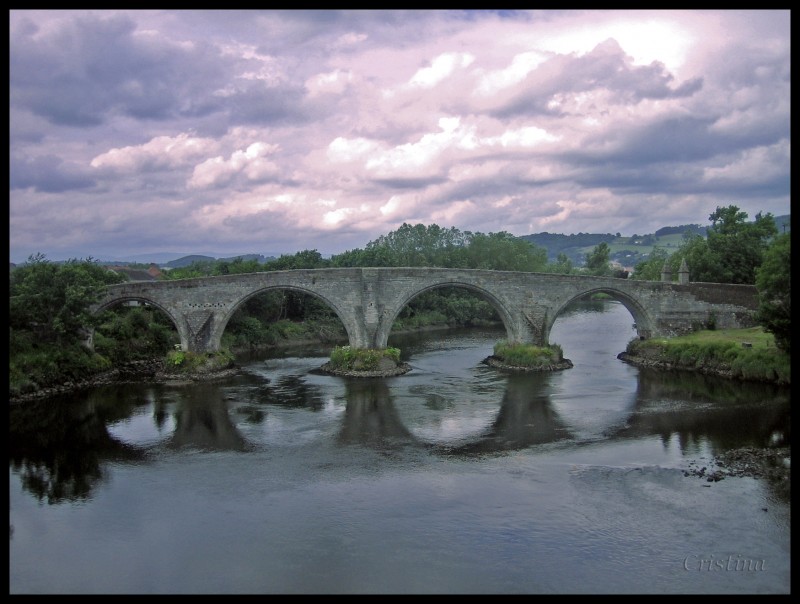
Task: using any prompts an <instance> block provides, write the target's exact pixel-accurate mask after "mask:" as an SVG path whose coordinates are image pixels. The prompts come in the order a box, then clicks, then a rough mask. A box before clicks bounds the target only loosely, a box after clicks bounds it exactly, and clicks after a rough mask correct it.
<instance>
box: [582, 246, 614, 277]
mask: <svg viewBox="0 0 800 604" xmlns="http://www.w3.org/2000/svg"><path fill="white" fill-rule="evenodd" d="M610 255H611V248H610V247H609V246H608V244H607V243H606V242H605V241H604V242H602V243H600V244H599V245H597V246H595V248H594V249H593V250H592V251H591V253H588V254H586V268H587V269H589V272H590V273H591V274H593V275H598V276H603V275H608V274H610V272H611V269H610V268H609V266H608V258H609V256H610Z"/></svg>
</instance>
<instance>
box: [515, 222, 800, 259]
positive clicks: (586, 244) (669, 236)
mask: <svg viewBox="0 0 800 604" xmlns="http://www.w3.org/2000/svg"><path fill="white" fill-rule="evenodd" d="M790 216H791V215H790V214H786V215H784V216H775V217H774V218H775V226H777V227H778V233H783V232H789V230H790V221H789V219H790ZM707 230H708V229H707V227H704V226H701V225H699V224H682V225H678V226H666V227H662V228H660V229H658V230H657V231H656V232H655V233H649V234H644V235H638V234H634V235H632V236H630V237H623V236H622V235H620V234H619V233H617V234H611V233H605V234H597V233H577V234H571V235H561V234H558V233H547V232H544V233H535V234H533V235H523V236H521V237H520V239H524V240H526V241H530V242H531V243H533V244H534V245H537V246H539V247H541V248H544V249H545V250H547V259H548V260H549V261H554V260H556V258H557V257H558V255H559V254H564V255H566V256H567V258H569V259H570V260H571V261H572V264H573V265H574V266H583V265H584V264H585V261H586V254H588V253H591V252H592V250H593V249H594V248H595V247H597V246H598V245H600V244H601V243H604V242H605V243H607V244H608V246H609V247H610V248H611V254H610V255H609V259H610V260H613V261H616V262H619V263H620V264H621V265H622V266H627V267H633V266H635V265H636V264H637V263H639V262H641V261H642V260H645V259H647V257H648V255H649V254H650V252H652V251H653V248H654V247H656V246H657V247H659V248H662V249H666V250H667V251H668V252H670V253H671V252H673V251H675V250H676V249H677V248H678V247H680V245H681V244H682V243H683V235H684V233H687V232H689V233H691V234H693V235H702V236H703V237H705V235H706V231H707Z"/></svg>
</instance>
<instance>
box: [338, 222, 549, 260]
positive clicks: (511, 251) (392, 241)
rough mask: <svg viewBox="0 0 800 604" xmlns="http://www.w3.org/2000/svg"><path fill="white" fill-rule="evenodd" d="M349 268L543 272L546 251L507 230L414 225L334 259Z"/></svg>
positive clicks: (382, 236) (405, 226)
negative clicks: (436, 268)
mask: <svg viewBox="0 0 800 604" xmlns="http://www.w3.org/2000/svg"><path fill="white" fill-rule="evenodd" d="M331 265H332V266H337V267H345V266H410V267H418V266H434V267H436V266H438V267H447V268H474V269H491V270H507V271H528V272H532V271H543V270H545V267H546V266H547V251H546V250H545V249H544V248H541V247H538V246H536V245H533V244H532V243H530V242H528V241H526V240H524V239H521V238H519V237H515V236H514V235H511V234H510V233H507V232H505V231H503V232H499V233H488V234H485V233H472V232H470V231H463V232H462V231H459V230H458V229H456V228H454V227H450V228H442V227H440V226H439V225H436V224H432V225H428V226H425V225H423V224H416V225H413V226H412V225H410V224H407V223H404V224H403V225H402V226H401V227H400V228H399V229H397V230H396V231H393V232H391V233H389V234H388V235H381V236H380V237H378V239H375V240H374V241H370V242H369V243H368V244H367V246H366V248H365V249H363V250H350V251H348V252H345V253H344V254H339V255H337V256H334V257H333V258H332V259H331Z"/></svg>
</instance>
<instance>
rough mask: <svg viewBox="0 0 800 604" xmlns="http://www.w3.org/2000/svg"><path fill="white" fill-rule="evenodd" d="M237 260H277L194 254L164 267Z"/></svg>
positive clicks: (252, 255)
mask: <svg viewBox="0 0 800 604" xmlns="http://www.w3.org/2000/svg"><path fill="white" fill-rule="evenodd" d="M237 258H241V259H242V260H245V261H248V260H258V262H260V263H261V264H264V263H265V262H269V261H271V260H275V256H264V255H262V254H242V255H240V256H230V257H229V258H214V257H213V256H201V255H199V254H194V255H190V256H184V257H182V258H177V259H175V260H170V261H169V262H166V263H164V264H163V266H164V267H166V268H183V267H185V266H189V265H191V264H194V263H195V262H216V261H218V260H227V261H228V262H230V261H233V260H236V259H237Z"/></svg>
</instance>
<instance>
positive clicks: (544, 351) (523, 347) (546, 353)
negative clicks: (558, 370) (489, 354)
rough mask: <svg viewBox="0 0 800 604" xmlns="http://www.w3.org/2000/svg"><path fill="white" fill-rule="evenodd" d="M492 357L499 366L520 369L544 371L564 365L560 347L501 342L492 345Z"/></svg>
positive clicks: (556, 345) (555, 345)
mask: <svg viewBox="0 0 800 604" xmlns="http://www.w3.org/2000/svg"><path fill="white" fill-rule="evenodd" d="M494 357H495V359H497V360H498V361H499V362H500V364H501V365H504V366H507V367H517V368H520V369H532V370H545V369H552V368H554V367H557V366H559V365H561V364H563V363H564V353H563V350H562V349H561V346H560V345H558V344H551V345H549V346H534V345H533V344H520V343H510V342H507V341H506V340H501V341H499V342H497V343H496V344H495V345H494Z"/></svg>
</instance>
